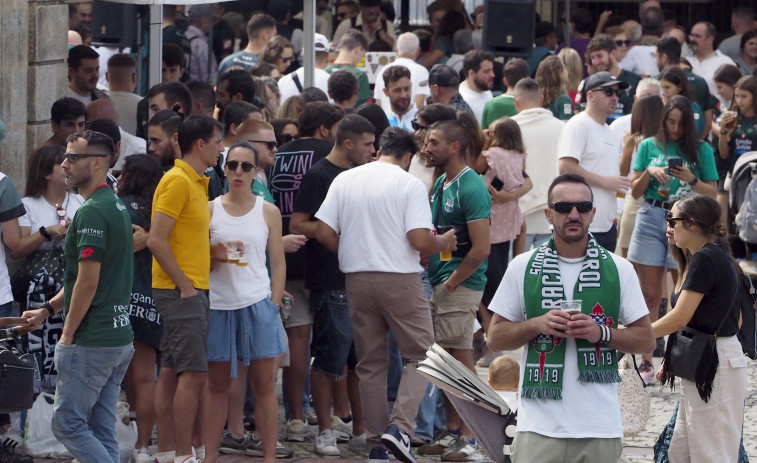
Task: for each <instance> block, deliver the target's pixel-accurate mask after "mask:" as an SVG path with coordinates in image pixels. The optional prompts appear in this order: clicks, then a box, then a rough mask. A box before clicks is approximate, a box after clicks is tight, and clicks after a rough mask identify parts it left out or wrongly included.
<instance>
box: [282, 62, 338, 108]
mask: <svg viewBox="0 0 757 463" xmlns="http://www.w3.org/2000/svg"><path fill="white" fill-rule="evenodd" d="M295 74H296V75H297V77H298V78H299V79H300V85H302V88H303V89H304V88H305V68H302V67H301V68H299V69H297V70H296V71H294V72H290V73H289V74H287V75H285V76H284V77H282V78H281V79H279V92H280V93H281V104H282V105H283V104H284V102H285V101H286V100H288V99H289V98H290V97H293V96H297V95H299V94H300V93H301V92H300V89H299V88H297V84H295V83H294V76H295ZM329 76H330V74H329V73H328V72H326V71H324V70H323V69H319V68H315V69H314V70H313V87H316V88H319V89H321V90H323V93H325V94H326V95H328V94H329ZM329 102H330V103H333V100H332V99H331V98H329Z"/></svg>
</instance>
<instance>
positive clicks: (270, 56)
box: [260, 35, 297, 75]
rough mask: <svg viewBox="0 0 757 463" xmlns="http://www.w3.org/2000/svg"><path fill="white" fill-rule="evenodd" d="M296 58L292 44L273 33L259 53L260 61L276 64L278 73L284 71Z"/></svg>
mask: <svg viewBox="0 0 757 463" xmlns="http://www.w3.org/2000/svg"><path fill="white" fill-rule="evenodd" d="M296 59H297V58H296V57H295V56H294V45H292V42H290V41H289V40H287V39H286V38H284V37H282V36H280V35H274V36H273V37H272V38H271V39H270V40H268V42H266V44H265V47H264V48H263V53H261V54H260V62H261V63H271V64H273V65H275V66H276V68H277V69H278V70H279V73H280V74H282V75H283V74H285V71H286V70H287V69H288V68H289V66H291V64H292V63H293V62H294V61H295V60H296Z"/></svg>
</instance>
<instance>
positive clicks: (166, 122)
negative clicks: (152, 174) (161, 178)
mask: <svg viewBox="0 0 757 463" xmlns="http://www.w3.org/2000/svg"><path fill="white" fill-rule="evenodd" d="M181 121H182V118H181V116H180V115H179V114H177V113H176V112H174V111H171V110H170V109H164V110H163V111H160V112H158V113H157V114H156V115H155V116H153V118H152V119H150V123H149V124H148V125H147V154H149V155H150V156H152V157H154V158H155V160H156V161H158V162H159V163H160V166H161V167H162V168H163V172H167V171H168V170H169V169H170V168H171V167H173V161H174V159H177V158H180V157H181V152H180V151H179V139H178V133H179V126H181Z"/></svg>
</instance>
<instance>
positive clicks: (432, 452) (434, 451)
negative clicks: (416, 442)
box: [417, 444, 449, 457]
mask: <svg viewBox="0 0 757 463" xmlns="http://www.w3.org/2000/svg"><path fill="white" fill-rule="evenodd" d="M426 445H428V444H424V445H421V446H420V447H418V451H417V453H418V455H423V456H434V457H435V456H439V455H441V454H443V453H444V452H446V451H447V450H449V447H442V446H441V445H435V446H433V447H431V446H429V447H426V448H424V447H425V446H426Z"/></svg>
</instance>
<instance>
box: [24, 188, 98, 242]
mask: <svg viewBox="0 0 757 463" xmlns="http://www.w3.org/2000/svg"><path fill="white" fill-rule="evenodd" d="M21 202H22V203H24V209H26V215H22V216H21V217H19V218H18V225H19V226H20V227H30V228H31V229H30V234H32V235H33V234H35V233H37V231H38V230H39V227H52V226H53V225H58V223H59V222H60V218H59V217H58V208H56V207H55V206H54V205H52V204H50V203H48V202H47V200H46V199H45V198H44V197H42V196H40V197H39V198H32V197H30V196H27V197H25V198H21ZM82 204H84V198H82V197H81V196H80V195H75V194H73V193H66V199H65V200H63V204H61V207H63V209H65V210H66V216H65V219H66V220H68V219H73V218H74V214H76V211H78V210H79V207H81V205H82ZM64 240H65V239H60V240H57V238H55V237H53V239H52V241H47V240H45V241H43V242H42V244H40V245H39V247H38V248H37V249H42V250H48V249H52V248H53V247H54V246H56V245H57V246H63V242H64Z"/></svg>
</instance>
